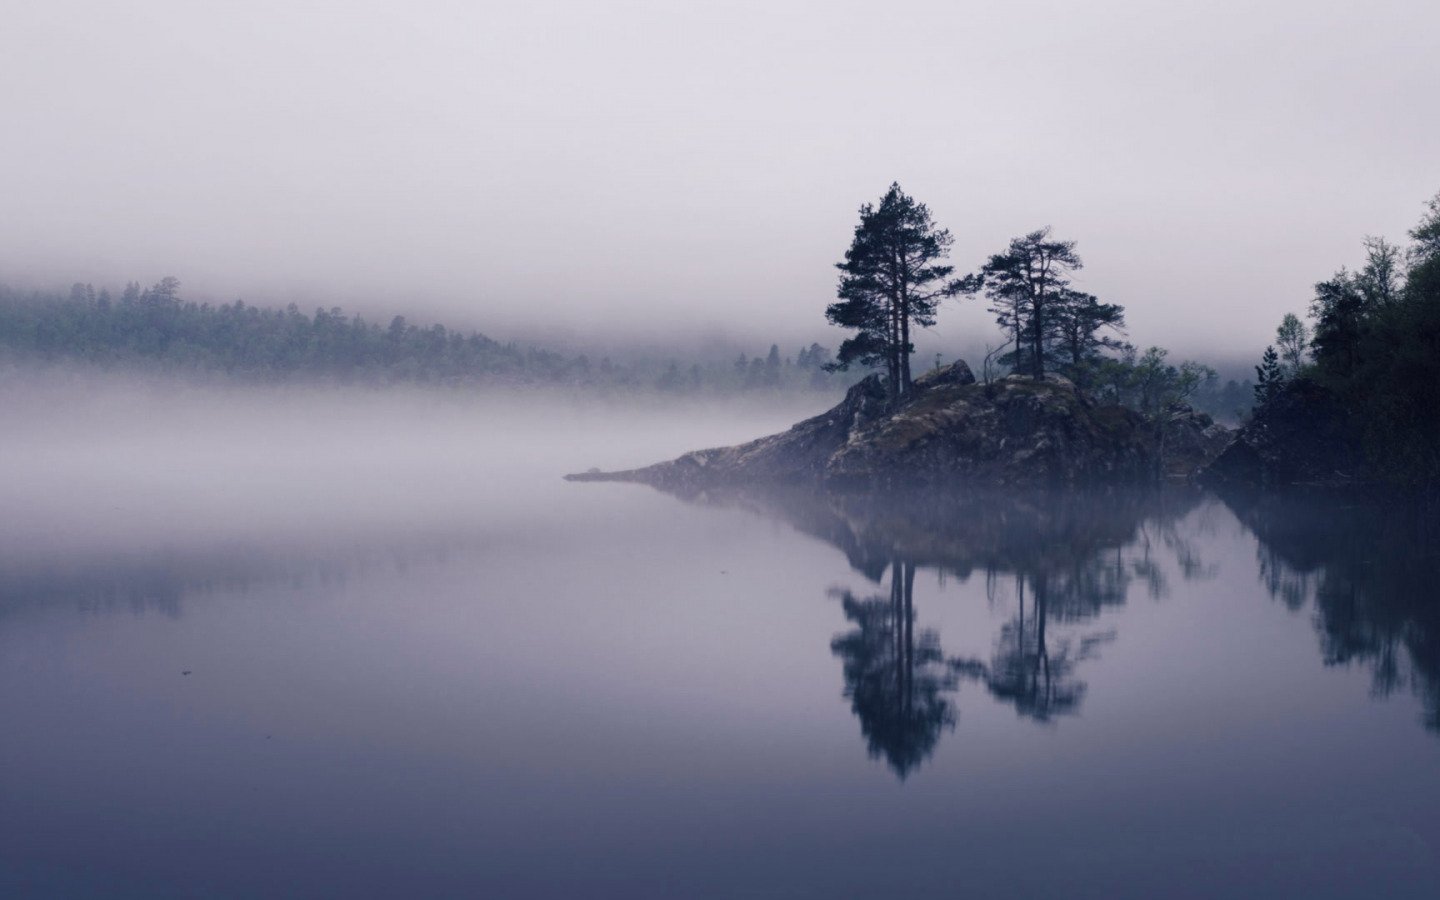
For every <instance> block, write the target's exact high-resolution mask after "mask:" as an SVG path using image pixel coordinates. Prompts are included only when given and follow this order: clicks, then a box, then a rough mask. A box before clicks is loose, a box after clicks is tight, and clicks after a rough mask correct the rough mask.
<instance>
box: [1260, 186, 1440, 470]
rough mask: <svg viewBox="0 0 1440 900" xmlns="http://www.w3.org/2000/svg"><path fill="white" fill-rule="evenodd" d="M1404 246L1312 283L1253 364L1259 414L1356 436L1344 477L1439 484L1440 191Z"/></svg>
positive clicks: (1371, 242)
mask: <svg viewBox="0 0 1440 900" xmlns="http://www.w3.org/2000/svg"><path fill="white" fill-rule="evenodd" d="M1409 237H1410V244H1409V246H1407V247H1401V246H1398V245H1396V244H1393V243H1391V242H1390V241H1388V240H1386V239H1384V238H1379V237H1371V238H1367V239H1366V240H1365V242H1364V246H1365V262H1364V263H1363V265H1362V266H1361V267H1360V268H1359V269H1358V270H1355V271H1351V270H1349V269H1347V268H1341V269H1340V270H1339V271H1337V272H1336V273H1335V274H1334V275H1332V276H1331V277H1330V278H1328V279H1326V280H1324V281H1321V282H1319V283H1318V284H1316V285H1315V294H1314V299H1313V300H1312V301H1311V304H1310V310H1309V313H1310V314H1309V317H1308V322H1307V321H1305V320H1302V319H1301V318H1300V317H1299V316H1296V315H1294V314H1293V313H1292V314H1287V315H1286V316H1285V317H1284V319H1283V320H1282V321H1281V323H1280V326H1279V328H1277V329H1276V334H1275V343H1274V344H1272V345H1271V346H1269V347H1267V348H1266V349H1265V354H1264V356H1263V357H1262V359H1261V362H1260V365H1258V366H1256V368H1255V371H1256V375H1257V376H1258V379H1257V383H1256V385H1255V396H1256V401H1257V408H1256V411H1255V417H1256V420H1257V421H1258V422H1260V423H1262V424H1264V423H1266V422H1268V421H1270V420H1275V421H1277V422H1278V421H1280V420H1283V419H1290V420H1301V421H1308V422H1313V423H1317V425H1318V424H1319V423H1324V425H1325V426H1327V427H1328V428H1329V429H1330V430H1331V432H1332V433H1333V434H1335V435H1336V436H1337V438H1338V439H1339V440H1341V441H1343V442H1345V443H1353V447H1351V448H1349V449H1350V454H1349V455H1350V456H1351V457H1352V459H1353V462H1352V461H1351V460H1347V463H1349V464H1348V465H1347V468H1349V469H1351V471H1350V472H1347V473H1346V474H1347V475H1350V476H1352V477H1356V478H1358V479H1360V480H1379V481H1392V482H1400V483H1404V484H1411V485H1426V486H1429V487H1430V488H1431V489H1434V488H1436V487H1440V194H1437V195H1436V196H1435V197H1434V198H1433V199H1432V200H1431V201H1430V203H1429V207H1428V210H1427V212H1426V215H1425V216H1424V217H1423V218H1422V219H1421V221H1420V222H1419V223H1418V224H1417V225H1416V226H1415V227H1414V228H1413V229H1411V231H1410V233H1409Z"/></svg>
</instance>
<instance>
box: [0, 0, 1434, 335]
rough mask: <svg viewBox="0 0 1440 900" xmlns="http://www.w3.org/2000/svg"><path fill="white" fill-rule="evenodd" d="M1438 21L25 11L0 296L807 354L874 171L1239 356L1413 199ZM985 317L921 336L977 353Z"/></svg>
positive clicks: (1273, 13)
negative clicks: (77, 285) (284, 309)
mask: <svg viewBox="0 0 1440 900" xmlns="http://www.w3.org/2000/svg"><path fill="white" fill-rule="evenodd" d="M1437 28H1440V7H1437V6H1436V4H1434V3H1433V2H1428V0H1382V2H1364V3H1360V2H1341V3H1323V4H1316V3H1312V2H1298V0H1293V2H1291V0H1287V2H1276V3H1264V4H1259V5H1257V4H1253V3H1244V2H1239V0H1224V2H1216V3H1206V4H1198V5H1193V4H1192V5H1175V4H1150V3H1138V2H1113V0H1107V2H1098V3H1087V4H1083V5H1077V4H1073V3H1065V2H1024V3H1005V4H999V3H993V4H992V3H940V2H899V3H892V4H887V6H886V8H885V10H884V14H883V15H877V11H876V9H875V7H874V5H873V4H868V3H851V2H840V3H817V2H781V3H750V2H728V3H710V2H705V3H679V4H676V3H660V2H615V3H600V4H591V3H556V2H540V3H527V4H519V5H508V6H502V5H495V4H481V5H472V4H460V3H448V2H424V3H413V4H405V5H404V6H398V5H395V4H388V3H374V2H356V3H347V4H343V5H334V4H318V5H316V4H294V3H281V2H269V0H260V2H249V3H243V4H239V3H220V4H216V3H207V4H194V3H185V2H153V0H142V2H135V3H125V4H114V3H108V2H98V0H91V2H85V0H75V2H67V0H58V2H50V0H47V2H29V0H21V2H13V3H9V4H7V7H6V13H5V34H6V41H5V44H6V49H5V53H4V54H3V55H0V110H3V111H4V116H3V118H4V123H5V134H6V139H5V141H4V147H3V149H0V159H3V162H4V164H3V165H0V197H3V198H4V207H5V211H6V212H5V215H4V216H3V217H0V279H3V280H5V281H8V282H11V283H20V284H43V285H46V286H49V285H53V284H60V285H68V284H69V283H70V282H71V281H74V280H77V279H78V280H81V281H91V282H94V283H96V285H97V286H99V285H102V284H107V285H110V286H112V287H118V286H120V285H121V284H123V282H124V281H126V280H129V279H135V280H138V281H141V282H142V283H145V284H149V283H153V282H154V281H157V280H158V279H159V278H160V277H161V276H162V275H166V274H173V275H176V276H178V277H179V278H180V279H181V280H182V282H184V284H185V285H186V291H187V295H188V296H190V297H192V298H197V299H210V300H214V301H219V302H223V301H229V300H232V299H234V298H235V297H237V296H243V297H244V298H245V299H246V300H247V301H249V302H257V303H270V304H277V305H284V304H285V303H287V302H290V301H292V300H293V301H296V302H299V303H300V304H301V305H302V307H304V308H306V309H309V308H312V307H313V306H315V305H322V304H323V305H325V306H329V305H331V304H341V305H343V306H345V307H346V308H347V309H352V310H359V311H362V312H366V313H370V314H372V315H375V316H386V315H391V314H394V313H405V314H409V315H411V316H412V318H414V317H419V318H423V319H432V320H433V319H441V320H444V321H446V322H447V323H453V324H455V325H458V326H461V327H478V328H481V329H483V330H485V331H487V332H490V333H492V334H495V335H497V336H499V337H502V338H503V337H516V338H521V339H526V340H536V341H541V342H544V341H546V340H553V341H557V342H565V343H570V344H584V343H586V342H591V343H594V342H597V341H599V342H610V343H612V344H620V343H627V342H631V343H633V342H654V341H659V342H662V343H664V342H684V341H691V342H693V341H695V340H696V339H697V336H705V335H712V336H713V335H714V334H718V333H724V334H731V335H735V336H737V337H739V338H742V339H744V340H750V341H763V342H764V344H765V345H768V343H769V342H770V341H771V340H779V341H782V342H784V343H798V342H802V341H803V342H808V341H810V340H812V339H819V340H822V342H826V343H828V344H829V345H830V346H833V345H834V344H835V343H836V342H837V341H836V337H835V336H834V335H829V336H828V337H827V332H826V330H825V327H824V326H823V323H822V318H821V312H822V309H823V307H824V305H825V303H826V302H828V301H829V300H830V299H831V297H832V295H833V290H834V272H833V270H832V269H831V264H832V263H834V262H835V261H836V260H837V259H839V258H840V256H841V253H842V251H843V249H844V247H845V245H846V243H847V242H848V239H849V236H850V229H851V228H852V227H853V225H854V221H855V212H856V208H857V207H858V206H859V205H860V204H861V203H863V202H871V201H874V200H876V199H877V198H878V197H879V196H880V194H881V193H882V192H883V191H884V189H885V186H886V185H887V184H889V183H890V181H891V180H895V179H898V180H899V181H900V182H901V183H902V185H903V186H904V187H905V188H906V189H907V190H908V191H909V192H910V193H911V194H912V195H914V196H915V197H917V198H918V199H920V200H922V201H924V202H927V203H929V204H930V205H931V207H932V208H933V210H934V212H935V215H936V218H937V220H938V221H939V222H940V224H941V225H943V226H946V227H949V228H950V229H952V230H953V231H954V233H955V236H956V246H955V252H954V259H955V262H956V264H957V265H958V266H959V267H960V268H961V270H962V271H965V270H972V269H974V268H975V267H977V266H978V265H979V264H980V263H981V262H983V260H984V259H985V257H986V256H987V255H988V254H990V253H992V252H996V251H998V250H999V249H1001V248H1002V247H1003V246H1004V243H1005V241H1007V240H1008V239H1009V238H1010V237H1012V236H1014V235H1017V234H1021V233H1024V232H1026V231H1029V230H1031V229H1033V228H1037V227H1040V226H1042V225H1046V224H1050V225H1053V226H1054V227H1055V229H1056V234H1057V235H1059V236H1061V237H1065V238H1069V239H1074V240H1077V241H1078V242H1079V249H1080V251H1081V253H1082V255H1083V256H1084V257H1085V258H1086V260H1087V262H1088V263H1089V265H1088V267H1087V269H1086V270H1085V272H1084V273H1083V277H1082V279H1081V281H1080V286H1081V287H1082V288H1083V289H1085V290H1088V291H1091V292H1093V293H1096V294H1098V295H1100V296H1101V297H1102V298H1103V299H1105V300H1108V301H1111V302H1118V303H1121V304H1123V305H1124V306H1125V307H1126V309H1127V313H1128V317H1129V321H1130V325H1131V332H1132V335H1133V336H1134V337H1135V340H1136V341H1137V342H1138V343H1140V344H1142V346H1143V345H1149V344H1152V343H1158V344H1161V345H1165V346H1170V347H1172V348H1173V349H1174V350H1176V351H1177V352H1180V353H1184V354H1190V355H1195V354H1204V353H1210V354H1215V353H1220V352H1222V351H1224V350H1226V349H1228V348H1232V347H1234V348H1237V352H1238V353H1240V355H1243V356H1245V357H1247V358H1248V357H1251V356H1253V355H1255V354H1256V353H1258V351H1259V349H1260V348H1262V347H1263V346H1264V343H1265V342H1266V341H1267V340H1268V339H1269V336H1270V334H1271V333H1272V331H1273V328H1274V326H1275V324H1276V323H1277V322H1278V321H1279V319H1280V316H1281V315H1282V314H1283V313H1284V312H1287V311H1300V310H1302V309H1303V307H1304V306H1305V304H1306V303H1307V302H1308V299H1309V293H1310V286H1311V285H1312V284H1313V283H1314V282H1315V281H1317V280H1319V279H1321V278H1324V277H1325V276H1327V275H1328V274H1329V273H1330V272H1332V271H1333V270H1334V269H1335V268H1337V267H1338V266H1340V265H1342V264H1352V265H1353V264H1354V263H1355V262H1356V261H1357V260H1358V259H1359V258H1360V249H1359V241H1360V239H1361V238H1362V237H1363V236H1364V235H1366V234H1383V235H1387V236H1390V237H1392V238H1398V237H1401V236H1402V234H1403V231H1404V229H1406V228H1408V227H1410V226H1411V225H1412V224H1413V223H1414V222H1415V220H1416V218H1417V216H1418V214H1419V212H1420V209H1421V203H1422V202H1423V201H1424V199H1425V198H1427V197H1429V196H1431V195H1433V194H1434V192H1435V190H1436V189H1437V187H1440V170H1437V168H1436V164H1435V160H1436V157H1437V154H1436V148H1437V147H1440V120H1437V118H1436V117H1435V116H1433V115H1427V114H1424V112H1423V111H1425V110H1429V109H1431V108H1433V105H1434V104H1433V90H1434V85H1435V84H1437V83H1440V56H1437V54H1435V53H1434V52H1433V45H1432V43H1431V41H1430V35H1433V34H1434V33H1435V31H1436V30H1437ZM982 306H983V304H981V303H978V302H971V303H970V304H969V306H968V308H966V309H962V308H961V307H959V306H958V305H956V306H952V307H950V308H948V309H947V311H946V312H945V313H944V314H943V315H942V317H941V323H940V327H939V329H938V330H937V331H936V332H935V333H934V334H933V335H927V336H926V338H925V341H922V346H921V349H922V351H926V352H928V349H927V348H928V346H929V343H928V342H930V341H934V342H936V343H940V344H944V345H946V346H950V347H962V346H963V347H965V348H966V349H967V350H968V349H969V348H972V347H976V346H979V343H980V342H979V341H976V340H973V339H972V335H973V334H975V333H976V332H980V331H983V332H985V333H986V334H989V332H990V329H991V325H990V323H989V321H988V319H989V317H988V316H986V315H985V314H984V313H983V312H982V309H981V307H982ZM1241 345H1243V346H1241ZM762 346H763V345H762ZM751 352H754V351H753V350H752V351H751Z"/></svg>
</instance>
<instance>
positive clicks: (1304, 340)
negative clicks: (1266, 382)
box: [1275, 313, 1310, 378]
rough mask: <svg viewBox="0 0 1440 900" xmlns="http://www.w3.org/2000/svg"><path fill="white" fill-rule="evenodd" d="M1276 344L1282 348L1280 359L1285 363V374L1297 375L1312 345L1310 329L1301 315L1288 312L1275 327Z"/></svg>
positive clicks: (1289, 375)
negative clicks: (1277, 326)
mask: <svg viewBox="0 0 1440 900" xmlns="http://www.w3.org/2000/svg"><path fill="white" fill-rule="evenodd" d="M1275 345H1276V346H1277V347H1279V348H1280V359H1281V360H1282V361H1283V362H1284V363H1285V374H1286V375H1287V376H1288V377H1291V378H1293V377H1295V376H1296V375H1297V374H1299V372H1300V367H1301V366H1302V365H1304V364H1305V353H1306V351H1307V350H1308V348H1309V346H1310V331H1309V329H1307V328H1306V327H1305V323H1304V322H1302V321H1300V317H1299V316H1297V315H1295V314H1294V313H1286V314H1285V318H1284V319H1281V320H1280V327H1279V328H1276V329H1275Z"/></svg>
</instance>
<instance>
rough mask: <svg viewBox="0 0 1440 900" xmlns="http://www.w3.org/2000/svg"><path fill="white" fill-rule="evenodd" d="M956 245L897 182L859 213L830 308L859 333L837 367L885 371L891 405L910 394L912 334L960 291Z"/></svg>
mask: <svg viewBox="0 0 1440 900" xmlns="http://www.w3.org/2000/svg"><path fill="white" fill-rule="evenodd" d="M952 243H953V239H952V238H951V236H950V232H948V231H946V230H945V229H943V228H938V227H936V225H935V222H934V220H933V219H932V218H931V216H930V210H929V208H928V207H926V206H925V204H923V203H917V202H916V201H915V200H914V199H913V198H912V197H910V196H908V195H907V194H906V193H905V192H904V191H902V190H901V189H900V185H899V184H891V185H890V189H889V190H888V191H886V192H885V196H884V197H882V198H881V199H880V204H879V205H878V206H872V205H871V204H869V203H867V204H865V205H864V206H862V207H860V223H859V224H858V225H856V226H855V235H854V238H853V239H852V241H851V243H850V248H849V249H848V250H846V251H845V259H844V261H842V262H839V263H836V264H835V265H836V268H838V269H839V270H840V272H841V275H840V284H839V287H838V289H837V292H836V293H837V296H838V298H839V299H838V302H836V303H832V304H830V306H829V307H828V308H827V309H826V310H825V318H826V319H828V320H829V321H830V322H831V323H832V324H834V325H839V326H840V327H842V328H849V329H852V330H854V331H855V332H856V333H855V334H854V335H853V336H851V337H849V338H847V339H846V340H845V342H844V343H842V344H841V345H840V350H839V351H838V353H837V355H836V361H835V362H834V363H833V364H831V365H832V368H835V369H846V368H848V367H849V366H850V365H852V364H854V363H859V364H861V365H865V366H876V365H883V366H884V367H885V371H886V375H887V376H888V381H887V384H888V387H889V391H890V397H891V399H892V400H893V399H895V398H896V397H898V396H900V395H901V394H904V393H907V392H909V390H910V385H911V377H910V355H911V354H912V353H914V352H915V345H914V343H913V342H912V340H911V330H912V328H913V329H919V328H928V327H930V326H931V325H934V324H935V313H936V309H937V307H938V306H939V304H940V301H941V299H943V298H945V297H949V296H953V295H955V294H957V293H959V292H960V291H961V288H962V286H961V282H959V281H957V280H955V279H952V278H951V277H950V276H951V274H952V273H953V272H954V267H953V266H950V265H946V264H944V262H943V261H944V259H945V258H946V256H947V255H948V253H949V250H950V245H951V244H952Z"/></svg>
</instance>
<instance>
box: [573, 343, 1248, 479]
mask: <svg viewBox="0 0 1440 900" xmlns="http://www.w3.org/2000/svg"><path fill="white" fill-rule="evenodd" d="M1172 433H1173V437H1172V436H1171V435H1172ZM1166 437H1167V439H1169V440H1170V443H1171V444H1172V445H1173V446H1174V447H1175V448H1176V450H1177V461H1176V462H1175V464H1174V466H1173V468H1174V469H1175V470H1176V471H1178V472H1179V473H1180V477H1183V476H1184V475H1188V474H1189V473H1190V472H1192V471H1193V470H1194V469H1196V468H1198V467H1199V466H1200V465H1202V464H1203V462H1206V461H1208V460H1209V458H1211V457H1212V456H1213V455H1214V452H1218V446H1217V445H1218V444H1219V442H1220V441H1222V440H1225V439H1228V436H1227V433H1226V432H1225V430H1224V429H1223V428H1221V427H1220V426H1216V425H1215V424H1214V423H1213V422H1211V421H1209V418H1208V417H1197V416H1194V415H1193V414H1186V415H1185V416H1182V417H1180V418H1179V419H1177V420H1176V421H1175V422H1174V423H1171V424H1170V425H1168V426H1167V430H1166ZM1163 447H1164V442H1162V441H1158V440H1157V439H1156V434H1155V429H1154V428H1153V427H1152V426H1151V425H1150V423H1148V422H1146V420H1145V419H1143V418H1142V417H1141V416H1140V415H1138V414H1137V413H1134V412H1132V411H1130V410H1127V409H1123V408H1120V407H1117V406H1099V405H1095V404H1093V403H1091V402H1089V401H1088V400H1086V399H1085V398H1084V397H1083V396H1082V395H1081V394H1080V393H1079V392H1078V391H1076V389H1075V387H1074V385H1072V384H1070V382H1068V381H1066V380H1065V379H1061V378H1050V379H1046V380H1045V381H1041V382H1037V381H1034V380H1032V379H1030V378H1028V377H1022V376H1011V377H1008V378H1004V379H1001V380H1000V381H997V382H994V383H992V384H977V383H976V382H975V376H974V374H973V373H972V372H971V371H970V368H969V366H967V365H966V364H965V363H964V362H963V361H962V362H957V363H954V364H952V365H950V366H946V367H943V368H940V369H937V370H935V371H933V372H929V373H926V374H925V375H923V376H921V377H920V378H917V379H916V381H915V385H914V390H913V391H912V392H911V393H910V394H909V395H907V396H905V397H903V398H901V400H900V401H899V402H898V403H896V404H894V405H893V406H892V405H891V404H889V403H888V401H887V397H886V394H885V386H884V384H883V383H882V382H881V380H880V379H879V377H878V376H871V377H869V378H866V379H864V380H863V381H861V382H859V383H858V384H856V385H854V386H853V387H852V388H851V389H850V391H849V392H848V393H847V394H846V395H845V399H844V400H843V401H842V402H841V403H840V404H839V405H837V406H836V407H834V408H833V409H831V410H829V411H827V412H825V413H822V414H820V415H818V416H815V417H814V418H810V419H806V420H805V421H803V422H800V423H798V424H797V425H795V426H794V427H792V428H791V429H789V430H788V431H785V432H782V433H780V434H775V435H770V436H769V437H763V438H760V439H758V440H754V441H749V442H747V443H744V444H738V445H736V446H733V447H719V448H715V449H710V450H699V451H695V452H693V453H687V454H685V455H684V456H681V457H679V458H677V459H674V460H671V461H669V462H663V463H659V464H656V465H653V466H647V467H645V468H642V469H631V470H628V471H623V472H608V473H606V472H591V473H586V474H581V475H570V476H567V477H568V478H570V479H572V480H576V481H636V482H643V483H646V484H651V485H654V486H656V487H660V488H663V489H669V490H685V489H695V488H703V487H720V486H739V485H746V484H759V483H772V484H774V483H796V482H806V481H811V482H826V483H829V484H836V485H875V484H899V483H906V482H920V483H926V482H929V483H938V482H946V483H961V484H963V483H974V484H984V485H1004V486H1012V485H1027V486H1030V485H1036V486H1038V485H1073V484H1087V483H1116V482H1128V481H1143V480H1150V479H1153V478H1154V477H1155V476H1156V475H1157V474H1159V473H1160V472H1161V471H1162V470H1163V469H1166V468H1170V467H1168V466H1161V465H1158V464H1157V459H1159V454H1160V453H1161V450H1162V448H1163ZM1179 451H1183V459H1182V458H1180V456H1181V455H1182V454H1180V453H1179Z"/></svg>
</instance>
